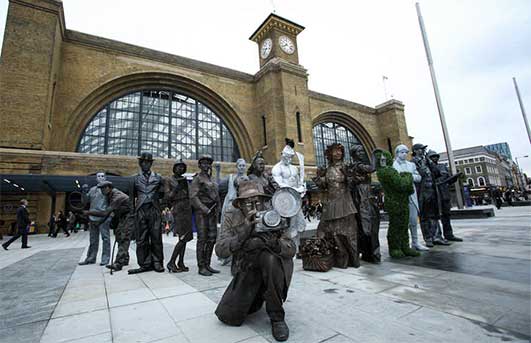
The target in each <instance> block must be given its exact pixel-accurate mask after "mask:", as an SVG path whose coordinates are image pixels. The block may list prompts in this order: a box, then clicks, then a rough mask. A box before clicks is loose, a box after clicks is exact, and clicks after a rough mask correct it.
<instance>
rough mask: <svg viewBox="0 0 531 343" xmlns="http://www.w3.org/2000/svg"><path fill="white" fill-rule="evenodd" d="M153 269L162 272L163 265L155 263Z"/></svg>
mask: <svg viewBox="0 0 531 343" xmlns="http://www.w3.org/2000/svg"><path fill="white" fill-rule="evenodd" d="M153 270H154V271H156V272H157V273H162V272H164V267H163V266H162V265H160V264H156V265H154V266H153Z"/></svg>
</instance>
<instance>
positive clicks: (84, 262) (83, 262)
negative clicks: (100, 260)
mask: <svg viewBox="0 0 531 343" xmlns="http://www.w3.org/2000/svg"><path fill="white" fill-rule="evenodd" d="M94 263H96V262H89V261H87V260H85V261H82V262H79V263H78V265H80V266H86V265H87V264H94Z"/></svg>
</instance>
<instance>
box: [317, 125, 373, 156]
mask: <svg viewBox="0 0 531 343" xmlns="http://www.w3.org/2000/svg"><path fill="white" fill-rule="evenodd" d="M333 143H341V144H342V145H343V146H344V147H345V161H350V149H352V148H353V147H354V146H356V145H359V146H361V147H363V150H364V151H365V155H366V157H365V162H367V163H369V159H368V156H367V150H366V149H365V147H364V146H363V144H361V141H360V140H359V139H358V137H356V135H355V134H354V133H353V132H352V131H351V130H349V129H347V128H346V127H344V126H342V125H339V124H336V123H332V122H327V123H321V124H317V125H315V126H314V127H313V145H314V149H315V160H316V163H317V165H318V166H324V165H326V164H327V161H326V156H325V150H326V147H327V146H328V145H330V144H333Z"/></svg>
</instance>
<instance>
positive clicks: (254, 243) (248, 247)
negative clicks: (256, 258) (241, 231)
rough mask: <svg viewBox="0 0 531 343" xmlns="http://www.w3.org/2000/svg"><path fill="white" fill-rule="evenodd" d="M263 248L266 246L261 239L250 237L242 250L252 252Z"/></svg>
mask: <svg viewBox="0 0 531 343" xmlns="http://www.w3.org/2000/svg"><path fill="white" fill-rule="evenodd" d="M265 247H266V244H265V242H264V240H263V239H261V238H259V237H251V238H250V239H248V240H247V241H246V242H245V245H244V246H243V250H245V251H252V250H258V249H264V248H265Z"/></svg>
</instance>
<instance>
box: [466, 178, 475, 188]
mask: <svg viewBox="0 0 531 343" xmlns="http://www.w3.org/2000/svg"><path fill="white" fill-rule="evenodd" d="M466 182H467V183H468V185H469V186H470V187H474V179H472V178H470V177H469V178H468V179H467V180H466Z"/></svg>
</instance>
